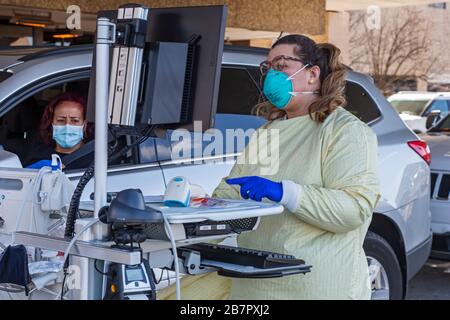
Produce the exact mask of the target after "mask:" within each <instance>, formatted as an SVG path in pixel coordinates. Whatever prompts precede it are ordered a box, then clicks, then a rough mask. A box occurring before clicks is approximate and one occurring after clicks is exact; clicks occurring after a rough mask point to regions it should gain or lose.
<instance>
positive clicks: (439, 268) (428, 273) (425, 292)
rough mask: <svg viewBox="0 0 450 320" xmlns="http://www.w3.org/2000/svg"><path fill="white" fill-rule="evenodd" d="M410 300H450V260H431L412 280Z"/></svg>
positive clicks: (408, 297)
mask: <svg viewBox="0 0 450 320" xmlns="http://www.w3.org/2000/svg"><path fill="white" fill-rule="evenodd" d="M407 299H408V300H450V261H439V260H429V261H428V262H427V263H426V265H425V266H424V267H423V268H422V270H420V272H419V273H418V274H417V275H416V276H415V277H414V278H413V279H412V280H411V281H410V283H409V291H408V296H407Z"/></svg>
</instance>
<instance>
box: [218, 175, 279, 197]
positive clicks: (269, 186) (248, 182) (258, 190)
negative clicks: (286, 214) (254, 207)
mask: <svg viewBox="0 0 450 320" xmlns="http://www.w3.org/2000/svg"><path fill="white" fill-rule="evenodd" d="M226 181H227V183H228V184H231V185H233V184H238V185H240V186H241V196H242V198H244V199H249V198H250V199H252V200H255V201H259V202H261V200H262V198H267V199H269V200H272V201H275V202H280V201H281V199H282V198H283V184H282V183H281V182H273V181H270V180H268V179H264V178H261V177H242V178H235V179H227V180H226Z"/></svg>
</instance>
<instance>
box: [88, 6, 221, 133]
mask: <svg viewBox="0 0 450 320" xmlns="http://www.w3.org/2000/svg"><path fill="white" fill-rule="evenodd" d="M98 16H99V17H107V18H108V19H110V20H111V21H113V22H114V21H116V19H117V11H116V10H114V11H102V12H99V13H98ZM226 17H227V8H226V6H200V7H183V8H158V9H151V8H150V9H149V14H148V27H147V38H146V45H145V50H144V54H143V66H144V67H143V70H142V78H141V81H140V88H139V99H138V104H137V112H136V118H135V125H136V126H139V125H148V124H151V125H157V126H159V127H163V128H171V129H174V128H180V127H183V128H187V129H188V130H193V123H194V121H201V123H202V129H203V131H204V130H207V129H209V128H211V127H213V125H214V123H213V121H214V117H215V113H216V108H217V103H218V95H219V84H220V74H221V63H222V54H223V45H224V35H225V27H226ZM111 56H112V54H111ZM94 70H95V53H94V58H93V72H92V76H91V86H90V90H89V91H90V93H89V101H90V102H89V110H88V121H92V120H93V119H94V112H95V111H94V108H93V106H94V101H95V85H94V84H95V71H94Z"/></svg>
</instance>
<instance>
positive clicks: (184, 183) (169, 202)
mask: <svg viewBox="0 0 450 320" xmlns="http://www.w3.org/2000/svg"><path fill="white" fill-rule="evenodd" d="M190 201H191V184H190V183H189V181H188V180H187V179H186V178H185V177H175V178H173V179H172V180H171V181H170V182H169V183H168V184H167V188H166V192H165V194H164V205H166V206H168V207H188V206H189V202H190Z"/></svg>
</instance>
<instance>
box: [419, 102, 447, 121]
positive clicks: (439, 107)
mask: <svg viewBox="0 0 450 320" xmlns="http://www.w3.org/2000/svg"><path fill="white" fill-rule="evenodd" d="M432 111H440V112H441V114H442V115H446V114H448V113H449V101H448V100H443V99H438V100H434V101H433V102H432V103H431V105H430V106H429V107H428V108H427V111H426V112H425V113H424V114H423V116H424V117H427V116H428V115H429V114H430V113H431V112H432Z"/></svg>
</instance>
